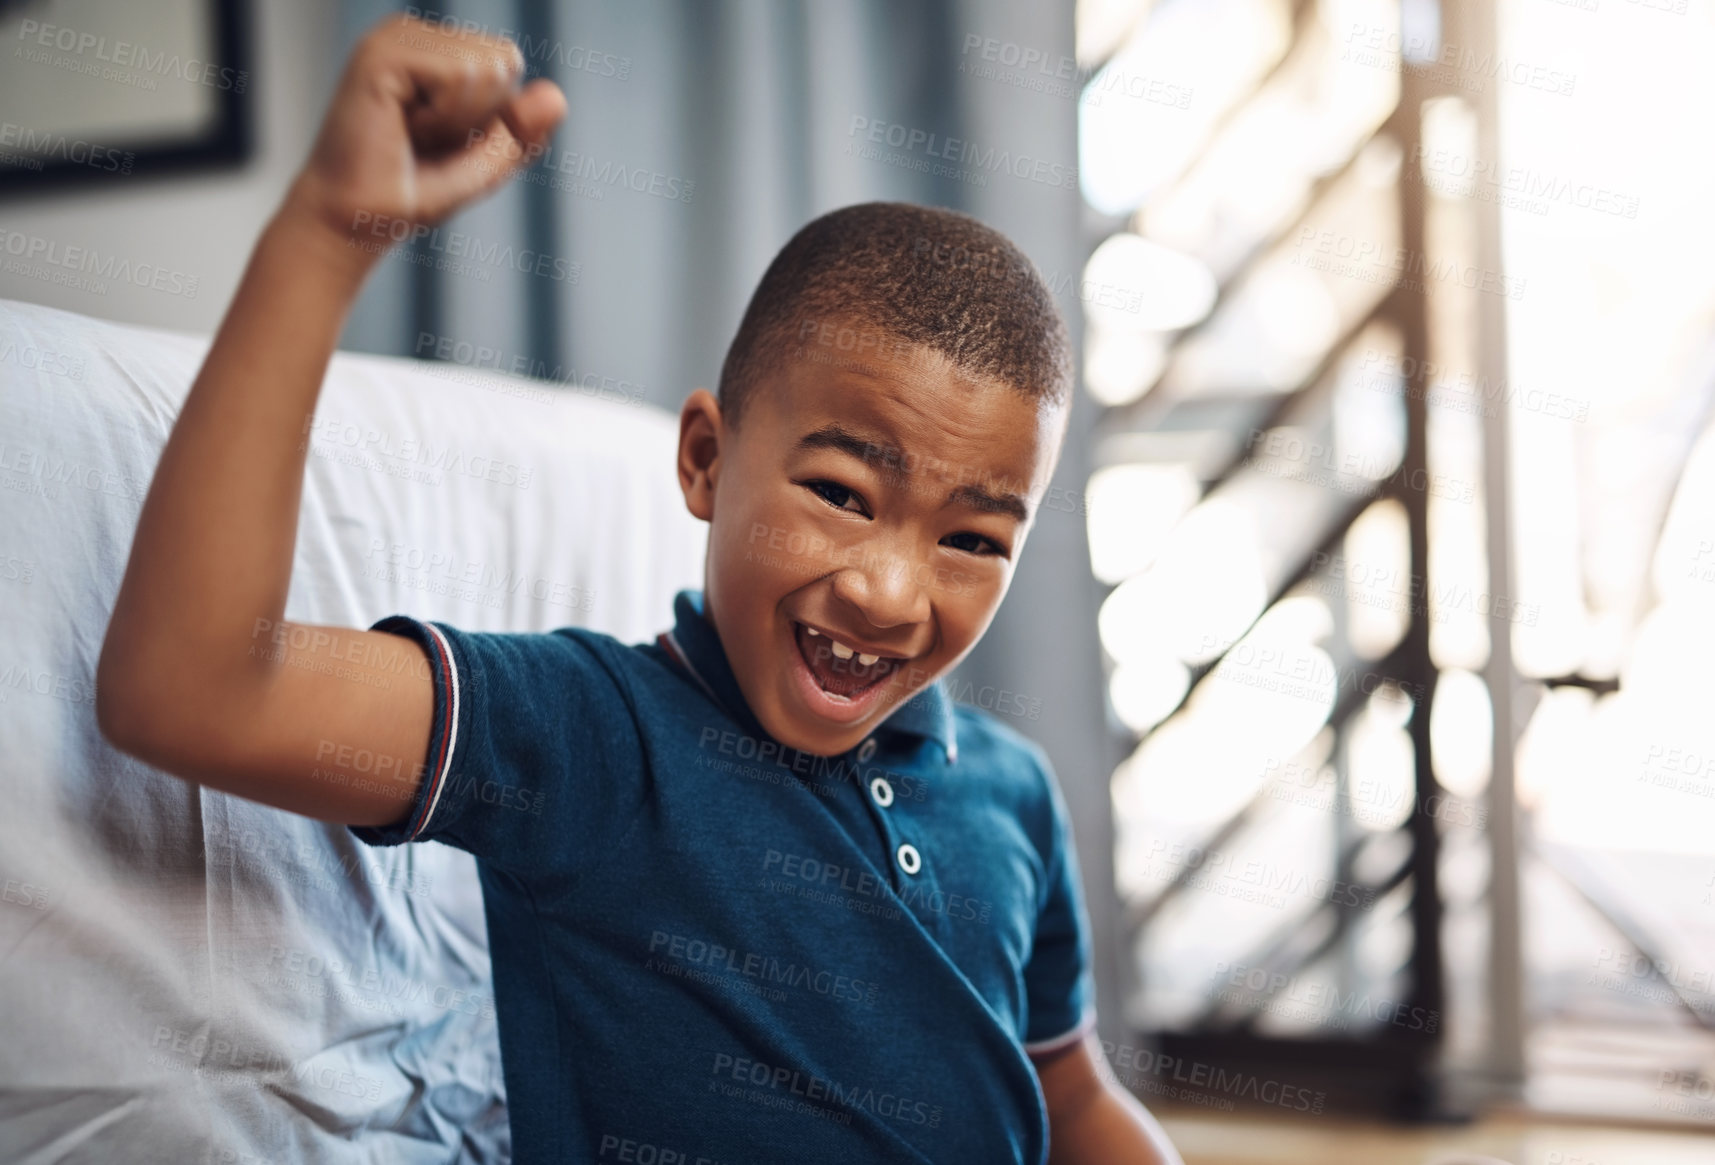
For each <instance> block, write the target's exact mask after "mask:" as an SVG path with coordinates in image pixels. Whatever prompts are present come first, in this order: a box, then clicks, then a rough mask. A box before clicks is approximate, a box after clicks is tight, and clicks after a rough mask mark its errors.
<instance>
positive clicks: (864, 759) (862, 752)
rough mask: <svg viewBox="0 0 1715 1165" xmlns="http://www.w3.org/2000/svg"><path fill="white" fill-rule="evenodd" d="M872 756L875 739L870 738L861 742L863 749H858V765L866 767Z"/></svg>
mask: <svg viewBox="0 0 1715 1165" xmlns="http://www.w3.org/2000/svg"><path fill="white" fill-rule="evenodd" d="M874 755H875V737H873V736H872V737H870V738H869V739H868V740H866V741H864V742H863V747H861V748H859V749H858V764H860V765H867V764H868V763H869V758H870V757H872V756H874Z"/></svg>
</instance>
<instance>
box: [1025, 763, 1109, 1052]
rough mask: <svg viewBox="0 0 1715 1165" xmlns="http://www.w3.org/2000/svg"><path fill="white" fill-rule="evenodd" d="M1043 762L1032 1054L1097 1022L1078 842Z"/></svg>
mask: <svg viewBox="0 0 1715 1165" xmlns="http://www.w3.org/2000/svg"><path fill="white" fill-rule="evenodd" d="M1041 765H1042V772H1043V776H1044V778H1045V779H1046V781H1047V806H1046V815H1047V817H1048V818H1049V829H1048V836H1049V838H1050V842H1049V848H1048V851H1047V852H1045V853H1044V855H1043V857H1044V859H1045V860H1044V862H1043V867H1044V870H1045V873H1046V886H1045V893H1044V894H1043V897H1042V905H1041V906H1040V908H1039V909H1038V911H1037V915H1036V937H1035V940H1034V941H1033V943H1032V945H1031V951H1030V961H1029V962H1028V963H1026V964H1025V968H1024V991H1025V1002H1026V1009H1027V1010H1026V1016H1027V1020H1026V1024H1025V1032H1024V1050H1025V1051H1026V1052H1027V1053H1029V1054H1030V1055H1032V1056H1050V1055H1053V1054H1054V1053H1055V1052H1058V1051H1060V1050H1062V1049H1064V1048H1068V1047H1071V1046H1072V1045H1073V1044H1075V1043H1077V1042H1078V1041H1079V1040H1081V1039H1082V1038H1083V1037H1084V1035H1085V1034H1086V1033H1088V1032H1089V1031H1091V1030H1092V1029H1094V1027H1095V1025H1096V1006H1095V1001H1096V990H1095V979H1094V976H1093V975H1092V973H1091V967H1090V919H1089V914H1088V913H1087V912H1086V910H1085V908H1084V891H1083V884H1082V881H1081V879H1080V877H1079V874H1078V850H1077V843H1076V842H1075V841H1074V840H1073V838H1072V826H1071V819H1070V815H1069V814H1068V813H1067V810H1066V801H1065V797H1064V796H1063V795H1062V794H1061V792H1060V785H1059V782H1058V780H1057V779H1056V778H1055V776H1054V771H1053V769H1052V768H1051V767H1050V766H1049V765H1048V761H1047V758H1046V757H1042V758H1041Z"/></svg>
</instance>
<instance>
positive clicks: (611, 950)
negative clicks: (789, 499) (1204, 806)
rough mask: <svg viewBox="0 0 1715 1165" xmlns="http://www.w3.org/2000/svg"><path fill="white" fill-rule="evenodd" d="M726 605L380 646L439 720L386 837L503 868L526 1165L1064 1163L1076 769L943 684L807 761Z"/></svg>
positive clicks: (415, 630) (383, 626)
mask: <svg viewBox="0 0 1715 1165" xmlns="http://www.w3.org/2000/svg"><path fill="white" fill-rule="evenodd" d="M701 608H702V601H701V595H700V594H699V593H697V592H694V591H685V592H681V593H680V595H679V596H678V598H677V600H676V601H675V603H674V614H675V619H676V621H675V625H674V628H673V630H672V631H671V632H668V633H666V634H663V635H662V636H661V637H660V638H659V639H658V640H657V641H656V642H655V643H651V644H646V645H639V646H626V645H624V644H622V643H620V642H619V641H617V640H615V639H613V638H612V637H610V636H606V635H602V634H599V633H596V632H592V631H587V630H582V629H576V628H567V629H564V630H560V631H555V632H551V633H532V634H473V633H466V632H461V631H457V630H454V629H453V628H451V627H445V626H442V625H440V624H427V623H420V622H417V621H416V620H412V619H408V618H404V617H401V616H394V617H392V618H389V619H384V620H382V621H381V622H380V623H378V624H376V629H377V630H381V631H388V632H392V633H395V634H399V635H404V636H407V637H410V638H412V639H414V640H416V641H417V642H418V643H419V644H420V645H421V646H422V647H423V649H424V650H425V651H426V652H427V653H428V656H429V660H430V662H431V665H432V668H433V671H434V680H435V719H434V728H433V736H432V740H431V748H430V751H429V757H428V773H427V776H426V777H425V779H424V781H423V784H422V788H421V790H420V792H419V794H418V798H417V801H416V804H415V805H414V807H413V809H412V811H411V814H410V815H409V817H407V818H406V819H405V820H404V821H403V822H402V823H400V824H399V825H398V826H395V827H390V828H386V829H370V828H361V829H355V830H354V832H355V833H356V834H357V836H358V837H360V838H361V839H363V840H364V841H366V842H369V843H371V844H374V845H393V844H398V843H400V842H406V841H423V840H431V839H432V840H436V841H442V842H446V843H448V844H450V845H455V846H458V847H460V848H461V849H465V850H468V851H470V852H471V853H472V854H474V855H475V856H476V858H477V859H478V862H477V869H478V870H479V872H480V876H481V880H482V889H483V899H484V903H485V907H486V912H487V918H488V936H489V947H490V950H491V953H492V957H493V964H494V993H495V1003H496V1009H497V1013H498V1019H499V1028H500V1048H501V1058H502V1063H503V1065H504V1072H505V1079H506V1090H507V1096H508V1110H509V1113H510V1117H511V1123H512V1143H513V1150H514V1154H515V1159H516V1160H517V1161H519V1162H524V1163H530V1162H555V1163H556V1165H563V1163H566V1162H584V1161H593V1162H631V1163H636V1165H699V1163H700V1165H740V1163H750V1162H841V1163H845V1165H850V1163H857V1162H872V1161H873V1162H894V1163H896V1162H929V1161H933V1162H937V1163H939V1165H950V1163H958V1162H969V1163H971V1165H996V1163H997V1162H1025V1163H1028V1165H1040V1163H1041V1162H1044V1161H1046V1160H1047V1153H1048V1126H1047V1117H1046V1113H1045V1111H1044V1108H1043V1102H1042V1094H1041V1091H1040V1089H1039V1087H1038V1085H1037V1080H1036V1076H1035V1072H1034V1069H1033V1068H1032V1066H1031V1063H1030V1059H1029V1054H1031V1053H1035V1054H1041V1053H1043V1052H1049V1051H1053V1050H1056V1049H1058V1048H1059V1047H1061V1046H1064V1045H1067V1044H1070V1043H1072V1042H1074V1041H1075V1040H1077V1039H1078V1038H1080V1037H1081V1036H1082V1034H1083V1033H1084V1032H1086V1031H1088V1030H1089V1028H1090V1026H1091V1025H1092V1023H1093V1020H1094V1015H1093V999H1094V991H1093V985H1092V983H1091V978H1090V967H1089V941H1088V923H1087V920H1086V916H1085V912H1084V906H1083V901H1082V895H1081V890H1080V887H1079V884H1078V874H1077V868H1078V866H1077V860H1076V855H1075V853H1074V850H1073V843H1072V837H1071V832H1070V829H1069V826H1068V823H1067V816H1066V810H1065V805H1064V802H1063V800H1062V797H1061V793H1060V790H1059V787H1058V785H1057V784H1056V781H1055V778H1054V775H1053V773H1052V770H1051V769H1050V767H1049V764H1048V761H1047V758H1046V757H1045V756H1044V755H1043V753H1042V751H1041V750H1040V749H1039V748H1038V747H1036V746H1035V745H1034V744H1032V743H1031V742H1029V741H1028V740H1026V739H1024V738H1023V737H1022V736H1019V735H1018V734H1017V733H1015V732H1013V731H1011V730H1010V729H1008V728H1006V727H1004V726H1002V725H1001V724H1000V723H998V722H997V721H996V720H995V719H994V718H993V717H991V716H989V715H988V714H987V713H984V712H981V711H977V710H975V709H971V708H967V707H962V706H956V705H954V704H953V703H952V701H951V700H949V699H948V697H947V695H946V692H945V691H944V689H943V688H942V687H941V685H940V684H939V683H938V682H937V683H936V684H933V685H931V686H930V687H928V688H926V689H924V690H923V691H922V692H920V693H919V694H918V695H917V696H915V697H914V698H913V699H912V700H911V701H910V702H908V703H906V704H904V705H902V706H901V707H900V708H898V709H897V710H896V711H895V712H894V713H893V714H892V715H891V716H890V717H889V718H888V719H887V720H886V721H884V722H883V723H882V725H881V726H880V727H878V728H877V729H876V730H875V732H874V733H873V734H872V735H871V736H870V737H869V738H868V739H866V740H864V741H863V742H862V743H861V744H860V745H858V746H857V747H856V748H854V749H852V750H851V751H850V752H847V753H844V754H842V755H839V756H832V757H823V756H814V755H811V754H809V753H802V752H798V751H796V750H793V749H788V748H784V747H782V746H781V745H779V744H778V743H776V742H775V741H774V740H773V739H772V738H770V737H769V736H768V735H767V733H766V732H764V731H763V729H762V727H761V725H760V724H759V723H758V722H757V721H756V719H755V717H754V716H753V715H752V714H751V712H750V710H749V708H748V707H747V706H746V704H745V702H744V698H743V696H742V694H741V692H740V689H739V686H738V681H737V679H736V678H735V677H734V675H733V673H732V670H731V668H730V667H729V666H728V664H727V660H726V655H725V653H724V652H723V651H722V649H721V644H720V639H719V637H718V635H717V634H716V633H715V630H714V628H713V627H712V626H711V625H710V624H709V623H708V621H707V620H706V619H705V618H704V617H703V615H702V610H701Z"/></svg>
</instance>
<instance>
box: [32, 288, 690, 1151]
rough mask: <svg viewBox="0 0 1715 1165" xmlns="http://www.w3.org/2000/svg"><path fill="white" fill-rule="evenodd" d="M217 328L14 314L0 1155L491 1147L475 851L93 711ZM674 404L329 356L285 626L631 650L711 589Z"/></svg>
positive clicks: (498, 1126)
mask: <svg viewBox="0 0 1715 1165" xmlns="http://www.w3.org/2000/svg"><path fill="white" fill-rule="evenodd" d="M206 346H207V339H206V338H200V337H191V336H181V335H176V334H172V333H167V332H161V331H153V330H146V329H138V328H130V327H122V326H119V325H115V324H110V323H105V322H102V321H98V320H94V319H90V318H87V317H84V316H79V315H74V314H71V313H67V312H61V311H54V310H50V309H47V308H41V307H35V306H32V305H28V304H22V303H15V302H10V301H0V781H3V786H4V790H5V796H6V803H5V808H4V810H0V998H3V999H5V1001H6V1002H5V1005H4V1006H5V1012H6V1024H5V1027H6V1032H5V1038H4V1039H0V1157H3V1158H4V1159H6V1160H9V1161H11V1160H20V1161H35V1160H41V1161H49V1160H52V1161H59V1160H65V1159H75V1160H91V1161H108V1160H121V1159H123V1160H162V1161H167V1160H171V1161H202V1160H210V1161H216V1162H220V1161H229V1162H243V1161H254V1160H266V1161H285V1160H291V1161H352V1162H356V1161H375V1160H388V1161H424V1162H428V1161H435V1162H444V1161H448V1160H499V1159H502V1158H504V1157H505V1156H506V1155H507V1153H508V1149H509V1138H508V1134H507V1129H506V1120H505V1110H504V1091H503V1087H502V1083H501V1076H500V1060H499V1048H498V1043H497V1042H496V1036H495V1024H494V1008H493V1000H492V986H491V981H490V977H489V964H488V950H487V939H486V931H485V928H484V924H483V918H482V910H481V898H480V891H479V889H478V885H477V880H476V875H475V867H474V864H473V862H472V860H471V859H470V857H469V856H468V855H466V854H463V853H461V852H458V851H455V850H452V849H449V848H446V847H443V846H439V845H434V844H428V845H414V846H403V847H399V848H396V849H387V850H374V849H370V848H368V847H366V846H364V845H362V844H361V843H359V842H357V841H356V840H355V839H353V838H352V837H351V836H350V834H349V833H348V832H347V831H346V830H344V829H343V828H339V827H330V826H325V825H322V824H320V823H317V822H313V821H309V820H307V819H304V818H299V817H295V816H293V815H291V814H287V813H281V812H278V811H275V810H272V809H267V808H264V807H262V806H259V805H255V804H252V803H249V802H246V801H242V800H239V799H237V798H233V797H229V796H226V795H224V794H221V793H216V792H212V791H207V790H203V789H201V788H199V787H197V786H192V785H188V784H185V783H183V782H181V781H179V780H177V779H175V778H173V777H169V776H166V775H165V774H162V773H160V772H158V771H156V770H153V769H150V768H148V767H147V766H145V765H142V764H139V763H138V762H136V761H133V760H131V759H129V758H127V757H124V756H122V755H120V754H118V753H116V752H115V751H114V750H113V749H112V748H111V747H109V746H108V745H107V744H106V742H105V741H104V740H102V738H101V736H100V734H99V732H98V731H97V729H96V725H95V716H94V675H95V665H96V660H97V658H98V657H99V654H100V650H101V641H102V637H103V634H104V633H105V630H106V626H107V619H108V616H109V613H110V612H111V610H112V606H113V599H114V596H115V594H116V593H117V591H118V587H119V582H120V578H121V576H122V573H123V571H124V567H125V561H126V556H127V554H128V553H129V550H130V544H131V538H132V534H133V532H134V528H135V525H136V519H137V514H138V511H139V508H140V507H141V504H142V500H143V496H144V493H145V491H146V490H147V488H148V483H149V479H150V476H151V474H152V473H153V469H154V465H155V462H156V460H157V458H158V457H159V455H160V450H161V447H162V445H163V443H164V442H165V440H166V436H167V433H168V430H169V429H170V427H171V425H172V422H173V419H174V417H175V416H176V414H177V412H178V408H179V405H180V403H181V401H182V399H183V397H184V394H185V392H186V391H187V390H188V389H189V386H190V383H191V381H192V379H193V378H194V377H195V375H196V372H197V369H198V367H199V364H200V362H201V358H202V355H203V352H204V350H205V348H206ZM675 432H676V426H675V425H674V422H673V419H672V417H670V416H669V415H667V414H666V413H663V412H661V411H660V410H658V409H655V408H651V407H647V406H643V405H639V404H636V403H616V402H614V401H604V400H599V399H595V398H594V397H592V396H589V395H583V394H580V393H579V392H577V391H576V390H569V389H565V388H561V387H557V386H552V385H546V384H540V383H537V382H531V381H525V380H520V379H517V378H513V377H507V376H502V375H499V374H485V375H482V376H473V375H472V374H471V373H470V370H468V369H466V368H462V367H458V366H456V365H433V364H424V363H419V362H415V361H408V360H397V359H389V358H381V357H371V356H358V355H352V354H340V355H338V356H336V357H335V358H334V361H333V365H332V367H331V369H330V371H329V373H328V378H327V384H326V386H325V388H324V391H323V397H322V403H321V406H320V409H319V410H318V413H317V417H316V421H315V422H314V424H313V425H312V426H311V427H310V431H309V432H308V433H306V434H305V438H306V439H307V440H308V441H309V442H310V452H311V454H312V456H311V457H310V460H309V472H308V475H307V479H306V482H305V488H304V503H303V509H302V515H301V519H300V525H299V530H298V545H297V554H296V561H295V565H294V569H293V577H292V588H291V594H290V598H289V600H288V603H287V616H288V617H289V618H293V619H298V620H303V621H311V622H323V623H335V624H345V625H350V626H367V625H369V624H370V623H372V622H374V621H375V620H376V619H378V618H380V617H381V616H383V615H387V614H390V613H393V612H396V611H402V612H406V613H409V614H413V615H417V616H419V617H423V618H431V619H437V620H442V621H445V622H448V623H452V624H454V625H456V626H460V627H467V628H471V629H476V630H542V629H548V628H553V627H558V626H565V625H573V624H575V625H579V626H587V627H593V628H596V629H598V630H602V631H606V632H609V633H610V634H613V635H616V636H618V637H620V638H621V639H623V640H625V641H627V642H635V641H640V640H644V639H647V638H649V637H650V636H651V635H652V634H653V633H654V632H656V631H657V630H660V629H662V628H664V627H666V626H668V625H669V624H670V623H671V610H670V602H671V598H672V595H673V593H674V592H675V591H676V590H678V589H679V588H681V587H686V586H697V585H700V579H701V564H702V556H703V546H704V528H703V526H702V524H701V523H699V522H697V521H695V520H694V519H693V518H691V517H690V516H689V515H688V514H687V513H686V512H685V509H684V504H683V501H682V500H681V499H680V497H679V493H678V486H677V482H676V479H675V477H674V473H673V468H672V459H673V449H674V442H675Z"/></svg>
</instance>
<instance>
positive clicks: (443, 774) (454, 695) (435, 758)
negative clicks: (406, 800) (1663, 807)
mask: <svg viewBox="0 0 1715 1165" xmlns="http://www.w3.org/2000/svg"><path fill="white" fill-rule="evenodd" d="M423 627H424V628H426V629H427V630H428V632H429V639H430V642H431V643H432V644H433V645H434V649H435V654H436V656H437V657H438V660H439V663H440V667H439V669H438V670H439V672H440V674H441V675H442V676H443V677H444V686H443V687H442V689H441V691H444V692H445V695H444V696H442V695H441V692H437V693H436V697H437V699H442V700H444V703H443V710H444V713H445V714H444V716H443V717H442V720H441V731H440V735H439V736H438V737H437V738H436V740H435V745H434V748H433V750H432V751H431V752H430V754H429V759H428V764H427V766H426V771H427V772H429V773H431V774H433V776H432V777H431V780H432V782H433V783H432V784H431V785H430V786H429V789H428V793H427V795H425V796H424V797H423V807H422V809H421V810H419V811H418V819H417V820H416V821H415V822H413V823H412V825H411V832H410V835H409V837H408V838H407V840H410V841H415V840H416V839H417V838H418V837H419V836H421V835H422V832H423V831H424V830H425V829H427V828H428V827H429V822H430V821H431V820H432V819H433V818H434V816H435V808H436V807H437V806H438V805H440V803H441V791H442V790H443V789H445V788H446V784H447V773H448V772H449V771H451V769H452V763H453V757H454V755H455V754H456V753H457V751H458V743H459V700H460V695H461V693H460V691H459V687H460V685H459V669H458V664H457V663H456V662H454V659H453V652H452V647H451V645H450V644H448V643H447V637H446V636H445V635H443V634H442V633H441V629H440V628H439V627H436V626H435V625H434V624H433V623H424V624H423Z"/></svg>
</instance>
